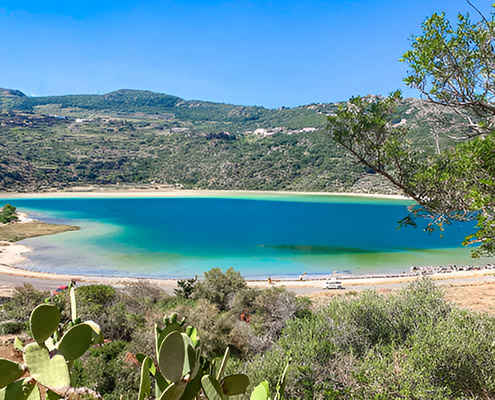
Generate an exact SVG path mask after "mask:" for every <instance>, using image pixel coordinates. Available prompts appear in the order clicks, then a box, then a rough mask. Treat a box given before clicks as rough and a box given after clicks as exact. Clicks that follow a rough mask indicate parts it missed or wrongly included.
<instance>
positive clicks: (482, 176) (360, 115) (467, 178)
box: [328, 13, 495, 256]
mask: <svg viewBox="0 0 495 400" xmlns="http://www.w3.org/2000/svg"><path fill="white" fill-rule="evenodd" d="M494 29H495V14H494V13H492V15H491V16H490V17H489V18H486V17H484V16H483V15H481V18H480V19H479V21H474V22H473V21H472V20H471V19H470V17H469V15H461V14H459V15H458V20H457V25H456V26H453V24H451V23H450V21H448V20H447V19H446V18H445V14H433V15H432V16H431V17H430V18H427V19H426V21H425V22H424V23H423V25H422V30H423V32H422V34H421V35H420V36H416V37H413V40H412V49H411V50H409V51H408V52H406V53H405V54H404V57H403V59H402V61H405V62H407V63H408V64H409V70H408V74H407V77H406V78H405V82H406V83H407V84H408V85H409V86H410V87H413V88H416V89H418V90H419V91H420V92H421V93H422V94H423V95H424V96H425V97H426V98H427V99H428V100H429V101H430V102H431V103H434V104H435V105H437V106H440V107H441V108H440V111H439V112H437V113H436V115H437V117H438V118H437V121H439V123H438V126H437V127H436V129H435V130H434V131H433V132H432V133H433V138H434V140H435V154H434V155H432V154H429V157H425V154H421V152H420V151H418V150H420V149H422V148H423V147H422V146H420V147H419V148H418V147H416V148H415V147H414V146H412V145H411V143H410V142H408V141H406V140H403V139H404V138H406V137H407V135H406V129H405V128H404V126H403V125H402V124H395V123H394V115H395V107H394V108H391V107H390V105H395V106H396V105H397V102H398V95H397V93H395V94H392V95H391V96H390V97H388V98H386V99H376V98H375V99H361V98H355V99H351V100H350V101H349V103H348V104H347V105H342V106H341V107H340V108H339V110H338V111H337V114H336V115H335V116H332V117H329V125H328V130H329V131H330V134H331V136H332V137H333V139H334V140H336V141H337V143H339V144H340V145H342V146H343V147H344V148H346V149H347V150H348V151H350V152H351V153H352V154H353V155H354V156H355V157H357V158H358V159H359V160H360V161H361V162H362V163H363V164H365V165H366V166H368V167H369V168H370V169H372V170H374V171H376V172H378V173H379V174H381V175H382V176H384V177H385V178H386V179H388V180H389V181H390V182H391V183H392V184H393V185H394V186H396V187H397V188H399V189H400V190H402V191H403V192H404V193H405V194H407V195H408V196H410V197H412V198H413V199H414V200H416V201H417V202H418V204H419V205H418V206H417V207H415V208H414V209H412V213H411V215H409V216H407V217H406V218H404V220H403V221H402V222H403V223H404V224H405V225H415V224H416V223H415V222H414V218H415V217H418V216H420V217H426V218H428V219H429V220H430V221H431V222H430V223H429V224H428V225H427V227H426V230H427V231H429V232H431V231H432V230H434V229H435V228H438V229H439V230H440V232H441V231H443V230H444V228H445V226H446V225H448V224H450V223H451V221H455V220H458V221H470V220H475V221H476V222H477V225H476V228H475V232H474V233H473V234H472V235H470V236H468V237H467V238H466V240H465V241H464V244H466V245H467V244H473V243H475V244H479V248H477V249H476V250H475V251H474V252H473V255H475V256H478V255H480V254H486V255H491V254H494V253H495V245H494V243H495V241H494V235H495V231H494V220H495V214H494V210H495V195H494V193H495V190H494V188H495V181H494V179H493V177H494V172H495V170H494V168H495V167H494V166H495V159H494V154H495V133H494V129H495V124H494V118H493V117H494V115H495V106H494V104H493V97H494V95H495V84H494V82H495V72H494V70H493V57H494V50H493V41H494V40H493V37H494ZM452 110H454V111H455V113H456V114H457V117H456V119H453V118H452ZM459 119H460V120H461V121H463V123H461V124H459V123H458V120H459ZM454 126H456V127H457V132H455V131H453V130H452V129H451V128H453V127H454ZM447 131H448V133H447ZM444 133H447V136H448V137H449V138H450V139H451V141H452V139H454V140H455V141H457V143H455V142H454V143H452V142H451V143H450V144H449V145H447V146H444V145H443V141H442V138H441V136H443V134H444ZM459 141H461V142H459ZM463 142H465V143H463Z"/></svg>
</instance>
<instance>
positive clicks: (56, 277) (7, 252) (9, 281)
mask: <svg viewBox="0 0 495 400" xmlns="http://www.w3.org/2000/svg"><path fill="white" fill-rule="evenodd" d="M0 251H1V252H0V297H6V296H10V295H11V294H12V293H13V291H14V289H15V287H16V286H21V285H23V284H24V283H29V284H32V285H33V286H34V287H36V288H38V289H40V290H53V289H55V288H57V287H58V286H60V285H65V284H67V283H68V282H70V281H71V280H75V281H76V282H78V283H79V284H82V285H89V284H108V285H113V286H117V287H122V286H124V285H126V284H129V283H135V282H147V283H149V284H152V285H155V286H158V287H160V288H162V289H163V290H164V291H165V292H166V293H168V294H172V293H173V289H175V288H176V286H177V281H176V280H175V279H150V278H134V277H121V276H86V275H77V274H54V273H48V272H38V271H30V270H26V269H22V268H17V267H16V266H15V265H16V264H18V263H19V262H22V261H24V260H25V255H26V253H28V252H29V251H30V248H29V247H27V246H25V245H22V244H18V243H8V242H0ZM329 276H332V275H331V274H329ZM429 277H430V278H431V279H433V280H434V281H435V283H436V284H438V285H466V284H471V285H473V284H486V283H491V282H493V283H494V284H495V271H494V270H493V269H484V270H476V271H454V272H449V273H436V274H431V275H429ZM419 278H420V277H419V276H394V277H386V276H375V277H365V276H355V277H349V276H346V277H345V278H344V279H342V285H343V286H344V290H328V289H324V285H325V281H326V280H327V278H321V279H307V280H303V281H300V280H275V281H272V283H271V284H269V283H268V281H255V280H253V281H248V286H250V287H258V288H267V287H270V286H273V287H277V286H285V287H286V288H287V289H288V290H291V291H294V292H295V293H297V294H300V295H314V294H315V293H319V294H320V296H323V297H325V296H332V295H335V294H344V293H349V292H350V291H360V290H366V289H375V290H382V291H383V290H393V289H398V288H402V287H404V286H406V285H407V284H409V283H410V282H412V281H414V280H416V279H419ZM494 290H495V288H494Z"/></svg>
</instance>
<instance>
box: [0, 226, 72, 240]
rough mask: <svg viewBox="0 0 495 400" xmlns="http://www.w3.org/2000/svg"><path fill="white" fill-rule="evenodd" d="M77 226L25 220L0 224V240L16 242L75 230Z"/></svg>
mask: <svg viewBox="0 0 495 400" xmlns="http://www.w3.org/2000/svg"><path fill="white" fill-rule="evenodd" d="M78 229H79V227H78V226H72V225H56V224H49V223H46V222H39V221H33V222H27V223H10V224H0V240H3V241H6V242H18V241H19V240H23V239H28V238H31V237H36V236H43V235H53V234H55V233H59V232H67V231H75V230H78Z"/></svg>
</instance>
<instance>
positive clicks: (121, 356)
mask: <svg viewBox="0 0 495 400" xmlns="http://www.w3.org/2000/svg"><path fill="white" fill-rule="evenodd" d="M128 349H129V343H127V342H124V341H114V342H111V343H108V344H105V345H103V346H101V347H97V348H91V349H90V350H89V352H88V354H86V355H85V356H83V357H82V358H81V359H80V360H77V361H76V362H75V363H74V367H73V370H72V376H71V385H72V386H75V387H79V386H87V387H91V388H93V389H94V390H96V391H97V392H98V393H99V394H101V395H102V396H103V398H104V399H105V400H135V399H136V398H137V394H138V390H139V389H138V388H139V368H138V366H137V365H136V364H133V361H135V358H133V356H132V355H131V354H130V353H129V352H128Z"/></svg>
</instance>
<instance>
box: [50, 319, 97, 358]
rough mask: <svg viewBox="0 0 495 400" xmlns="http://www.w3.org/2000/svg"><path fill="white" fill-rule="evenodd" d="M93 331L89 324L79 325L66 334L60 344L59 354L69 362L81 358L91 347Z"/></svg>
mask: <svg viewBox="0 0 495 400" xmlns="http://www.w3.org/2000/svg"><path fill="white" fill-rule="evenodd" d="M92 340H93V329H91V327H90V326H89V325H88V324H79V325H75V326H73V327H72V328H70V329H69V330H68V331H67V332H65V334H64V336H62V339H60V342H59V344H58V352H59V353H60V354H62V355H63V356H64V358H65V359H66V360H67V361H74V360H76V359H78V358H79V357H81V356H82V355H83V354H84V353H85V352H86V350H88V349H89V346H91V341H92Z"/></svg>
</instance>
